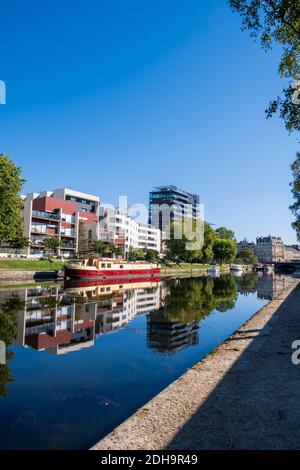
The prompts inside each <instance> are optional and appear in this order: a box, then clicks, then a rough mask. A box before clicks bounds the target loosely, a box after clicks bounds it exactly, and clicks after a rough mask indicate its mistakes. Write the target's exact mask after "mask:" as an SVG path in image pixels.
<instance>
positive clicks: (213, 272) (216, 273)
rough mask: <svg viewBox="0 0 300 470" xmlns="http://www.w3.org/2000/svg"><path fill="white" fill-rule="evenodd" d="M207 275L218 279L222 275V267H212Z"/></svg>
mask: <svg viewBox="0 0 300 470" xmlns="http://www.w3.org/2000/svg"><path fill="white" fill-rule="evenodd" d="M207 273H208V274H209V275H210V276H213V277H218V276H219V275H220V266H218V265H215V266H212V267H211V268H209V269H208V270H207Z"/></svg>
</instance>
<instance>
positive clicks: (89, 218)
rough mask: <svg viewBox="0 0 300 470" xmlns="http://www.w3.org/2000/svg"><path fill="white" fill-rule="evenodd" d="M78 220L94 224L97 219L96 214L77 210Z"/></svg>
mask: <svg viewBox="0 0 300 470" xmlns="http://www.w3.org/2000/svg"><path fill="white" fill-rule="evenodd" d="M79 217H80V222H83V223H84V224H95V223H96V221H97V216H96V214H89V213H88V212H79Z"/></svg>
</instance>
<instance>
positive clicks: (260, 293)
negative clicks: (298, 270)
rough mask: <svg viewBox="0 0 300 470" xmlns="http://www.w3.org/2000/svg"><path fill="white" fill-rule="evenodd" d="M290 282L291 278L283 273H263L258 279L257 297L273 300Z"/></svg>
mask: <svg viewBox="0 0 300 470" xmlns="http://www.w3.org/2000/svg"><path fill="white" fill-rule="evenodd" d="M289 283H290V278H289V277H288V276H285V275H283V274H277V273H270V274H263V275H262V276H261V277H259V278H258V280H257V285H256V290H257V297H258V298H259V299H263V300H272V299H274V298H275V297H277V296H278V295H279V294H280V293H281V292H282V291H283V290H285V289H286V288H287V287H288V285H289Z"/></svg>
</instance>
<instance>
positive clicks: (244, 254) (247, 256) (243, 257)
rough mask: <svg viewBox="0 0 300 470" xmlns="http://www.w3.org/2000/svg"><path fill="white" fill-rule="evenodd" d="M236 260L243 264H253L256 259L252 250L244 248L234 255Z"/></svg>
mask: <svg viewBox="0 0 300 470" xmlns="http://www.w3.org/2000/svg"><path fill="white" fill-rule="evenodd" d="M236 260H237V261H239V262H241V263H243V264H255V263H257V262H258V258H257V256H256V254H255V253H254V251H253V250H252V248H249V247H245V248H242V249H241V251H240V252H239V253H238V254H237V255H236Z"/></svg>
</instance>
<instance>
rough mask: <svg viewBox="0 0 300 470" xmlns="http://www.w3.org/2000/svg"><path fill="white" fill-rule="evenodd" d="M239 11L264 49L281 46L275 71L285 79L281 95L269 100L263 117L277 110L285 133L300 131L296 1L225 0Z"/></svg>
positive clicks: (299, 26) (299, 16) (299, 1)
mask: <svg viewBox="0 0 300 470" xmlns="http://www.w3.org/2000/svg"><path fill="white" fill-rule="evenodd" d="M229 4H230V6H231V7H232V9H233V10H234V11H236V12H238V13H239V14H240V16H241V17H242V22H243V29H244V30H250V31H251V36H252V37H253V38H259V39H260V41H261V44H262V47H263V48H264V49H266V50H269V49H271V48H272V46H273V45H274V44H279V45H280V46H282V56H281V59H280V62H279V65H278V74H279V75H280V77H282V78H287V79H288V80H289V82H288V84H287V87H286V88H284V90H283V93H282V96H279V97H277V99H275V100H273V101H272V102H271V103H270V105H269V108H268V109H267V110H266V115H267V117H271V116H273V115H274V114H275V113H279V115H280V117H281V118H282V119H283V121H284V123H285V126H286V128H287V130H288V131H289V132H291V131H293V130H298V131H299V130H300V105H299V103H298V104H297V102H295V100H294V98H297V97H298V95H299V94H300V86H299V84H298V86H297V83H295V81H297V80H299V78H300V62H299V55H300V0H229Z"/></svg>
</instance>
